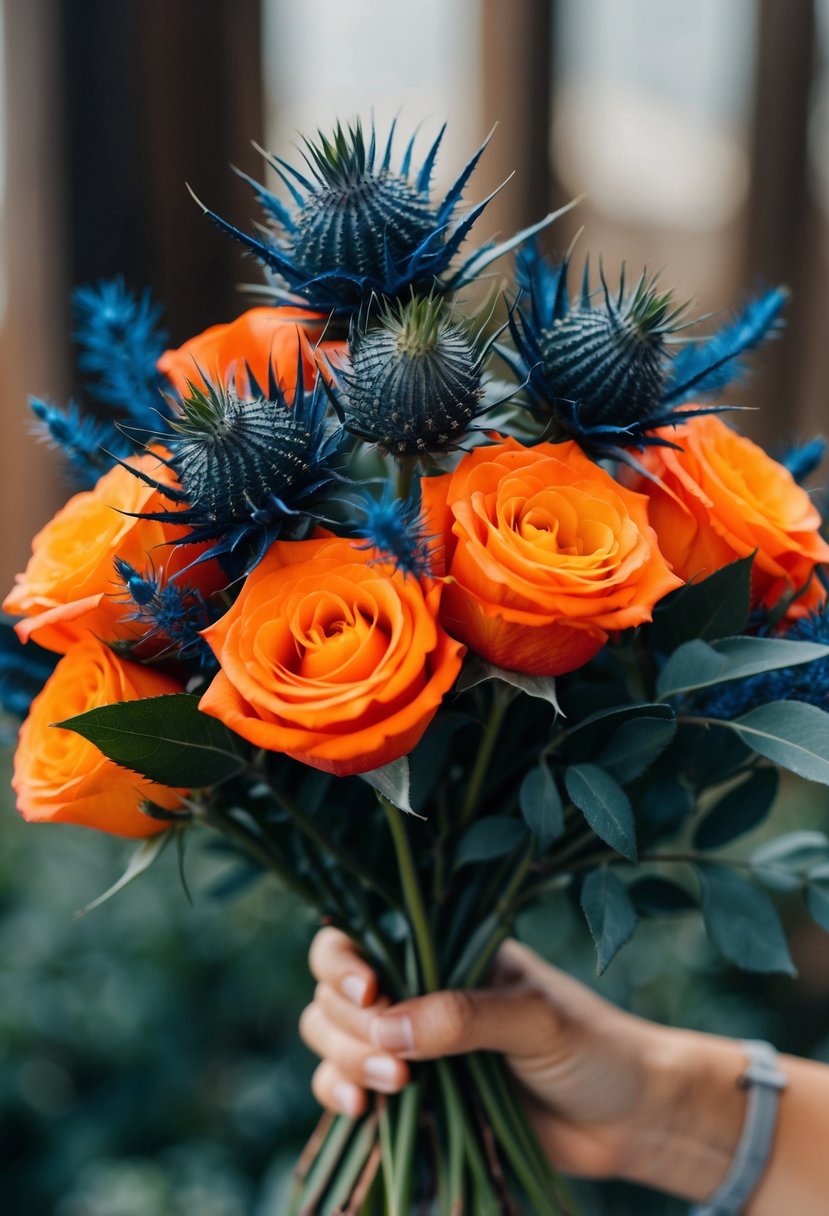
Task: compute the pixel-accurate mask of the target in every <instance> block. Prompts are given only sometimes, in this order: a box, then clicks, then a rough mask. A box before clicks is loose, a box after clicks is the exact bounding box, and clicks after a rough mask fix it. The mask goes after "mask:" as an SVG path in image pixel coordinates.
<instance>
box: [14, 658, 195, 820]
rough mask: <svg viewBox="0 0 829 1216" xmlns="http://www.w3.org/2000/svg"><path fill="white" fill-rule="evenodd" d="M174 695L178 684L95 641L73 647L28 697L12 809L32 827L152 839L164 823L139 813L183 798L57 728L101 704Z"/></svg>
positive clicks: (174, 804)
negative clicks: (148, 805) (75, 827)
mask: <svg viewBox="0 0 829 1216" xmlns="http://www.w3.org/2000/svg"><path fill="white" fill-rule="evenodd" d="M173 692H181V685H180V684H178V683H177V682H176V681H175V680H171V679H170V678H169V677H168V676H164V675H161V674H160V673H159V672H157V671H155V670H151V669H150V668H148V667H140V666H139V665H138V664H137V663H126V662H124V661H123V660H121V659H119V658H117V657H116V656H115V655H114V654H113V653H112V651H111V650H109V648H108V647H106V646H104V645H103V643H102V642H98V641H96V640H95V639H94V638H87V639H86V640H85V641H82V642H79V643H78V645H77V646H74V647H73V648H72V650H71V651H70V653H69V654H67V655H66V656H65V657H64V658H62V659H61V661H60V662H59V663H58V665H57V667H56V668H55V670H54V671H53V672H52V674H51V676H50V677H49V679H48V680H47V681H46V684H45V685H44V686H43V690H42V691H41V692H40V693H39V694H38V696H36V697H35V699H34V701H33V702H32V708H31V710H30V712H29V716H28V718H27V719H26V721H25V722H24V723H23V725H22V727H21V728H20V738H19V741H18V744H17V751H16V753H15V757H14V777H13V778H12V786H13V787H14V790H15V791H16V793H17V809H18V810H19V811H20V814H21V815H22V816H23V818H24V819H29V820H31V821H32V822H35V823H77V824H81V825H82V826H83V827H88V828H97V829H98V830H99V831H101V832H111V833H112V834H113V835H115V836H153V835H155V833H156V832H163V831H164V830H165V828H166V827H167V826H169V825H168V824H166V823H164V822H163V821H162V820H159V819H153V818H151V817H150V816H149V815H145V814H144V813H143V812H142V811H141V804H142V802H144V801H145V800H147V801H150V802H154V803H155V804H156V805H157V806H161V807H164V808H165V809H167V810H174V809H175V808H176V807H177V806H179V805H180V803H181V795H182V793H183V791H181V790H172V789H169V788H168V787H167V786H165V785H156V784H155V783H154V782H152V781H147V780H146V779H145V778H144V777H140V776H138V775H137V774H136V773H132V772H130V771H129V770H128V769H125V768H121V767H120V766H119V765H117V764H114V763H113V762H112V760H108V759H107V758H106V756H104V755H103V753H102V752H100V751H99V750H98V748H97V747H95V745H94V743H90V742H89V741H88V740H87V739H84V738H82V737H81V735H78V734H76V733H75V732H74V731H71V730H61V729H55V723H56V722H63V721H65V720H66V719H67V718H73V717H75V716H76V715H77V714H82V713H85V712H86V711H87V710H89V709H97V708H98V707H99V706H101V705H114V704H115V702H116V701H136V700H138V698H140V697H157V696H161V695H162V694H164V693H173Z"/></svg>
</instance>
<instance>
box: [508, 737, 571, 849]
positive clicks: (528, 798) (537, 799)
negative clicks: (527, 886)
mask: <svg viewBox="0 0 829 1216" xmlns="http://www.w3.org/2000/svg"><path fill="white" fill-rule="evenodd" d="M518 801H519V805H520V807H521V814H522V815H523V816H524V822H525V823H526V825H527V827H528V828H529V829H530V831H531V832H532V834H533V836H535V839H536V842H537V844H538V851H539V852H540V853H544V852H546V850H547V849H548V848H549V847H550V845H551V844H552V843H553V841H554V840H558V838H559V836H561V834H562V832H563V831H564V807H563V806H562V803H561V795H560V794H559V792H558V787H557V786H556V783H555V780H554V778H553V775H552V773H551V772H550V770H549V768H548V766H547V765H546V764H545V763H544V761H543V760H542V761H541V762H540V763H539V764H537V765H536V766H535V767H534V768H531V769H530V770H529V772H528V773H526V775H525V776H524V780H523V781H522V782H521V789H520V791H519V795H518Z"/></svg>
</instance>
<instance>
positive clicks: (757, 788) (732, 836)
mask: <svg viewBox="0 0 829 1216" xmlns="http://www.w3.org/2000/svg"><path fill="white" fill-rule="evenodd" d="M778 784H779V783H778V778H777V771H776V770H775V769H773V768H761V769H757V771H756V772H753V773H751V775H750V776H749V778H748V780H747V781H743V782H741V783H740V785H738V786H735V788H734V789H732V790H729V791H728V793H727V794H726V795H725V797H723V798H721V799H720V800H719V802H718V803H717V804H716V806H714V807H713V808H712V809H711V810H710V811H709V812H708V814H707V815H706V816H705V818H704V819H703V820H702V822H701V823H700V825H699V827H698V828H697V830H696V832H695V833H694V848H697V849H719V848H720V847H721V846H722V845H724V844H728V842H729V841H731V840H736V839H737V837H738V836H742V835H743V834H744V833H745V832H750V831H751V829H752V828H756V827H757V824H758V823H762V821H763V820H764V819H765V817H766V815H768V813H769V811H770V810H771V807H772V803H773V802H774V799H775V797H776V796H777V786H778Z"/></svg>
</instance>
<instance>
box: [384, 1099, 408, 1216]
mask: <svg viewBox="0 0 829 1216" xmlns="http://www.w3.org/2000/svg"><path fill="white" fill-rule="evenodd" d="M377 1110H378V1114H379V1119H380V1153H381V1157H380V1161H381V1165H382V1170H383V1190H384V1191H385V1193H386V1204H385V1208H386V1216H406V1214H405V1213H403V1212H400V1211H398V1209H397V1207H396V1204H395V1197H394V1152H393V1148H392V1141H391V1120H390V1118H389V1099H388V1098H386V1097H384V1096H383V1095H382V1094H381V1095H379V1096H378V1098H377Z"/></svg>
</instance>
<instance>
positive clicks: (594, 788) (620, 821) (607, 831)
mask: <svg viewBox="0 0 829 1216" xmlns="http://www.w3.org/2000/svg"><path fill="white" fill-rule="evenodd" d="M564 784H565V785H566V787H567V793H568V794H569V795H570V797H571V798H572V800H573V802H574V803H575V805H576V806H577V807H578V808H579V810H580V811H581V812H582V814H583V815H584V817H585V819H586V820H587V822H588V823H589V824H590V826H591V828H592V829H593V831H594V832H595V833H596V835H597V836H598V837H599V839H600V840H603V841H605V843H606V844H609V845H610V847H611V848H613V849H615V850H616V851H617V853H621V854H622V856H623V857H627V858H628V860H629V861H636V825H635V823H634V819H633V811H632V810H631V807H630V801H629V799H628V796H627V794H626V793H625V791H624V790H623V789H622V787H621V785H619V783H618V781H617V780H616V778H615V777H611V775H610V773H606V772H605V771H604V769H601V768H598V767H597V766H596V765H595V764H571V765H570V767H569V768H568V769H567V770H566V771H565V773H564Z"/></svg>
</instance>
